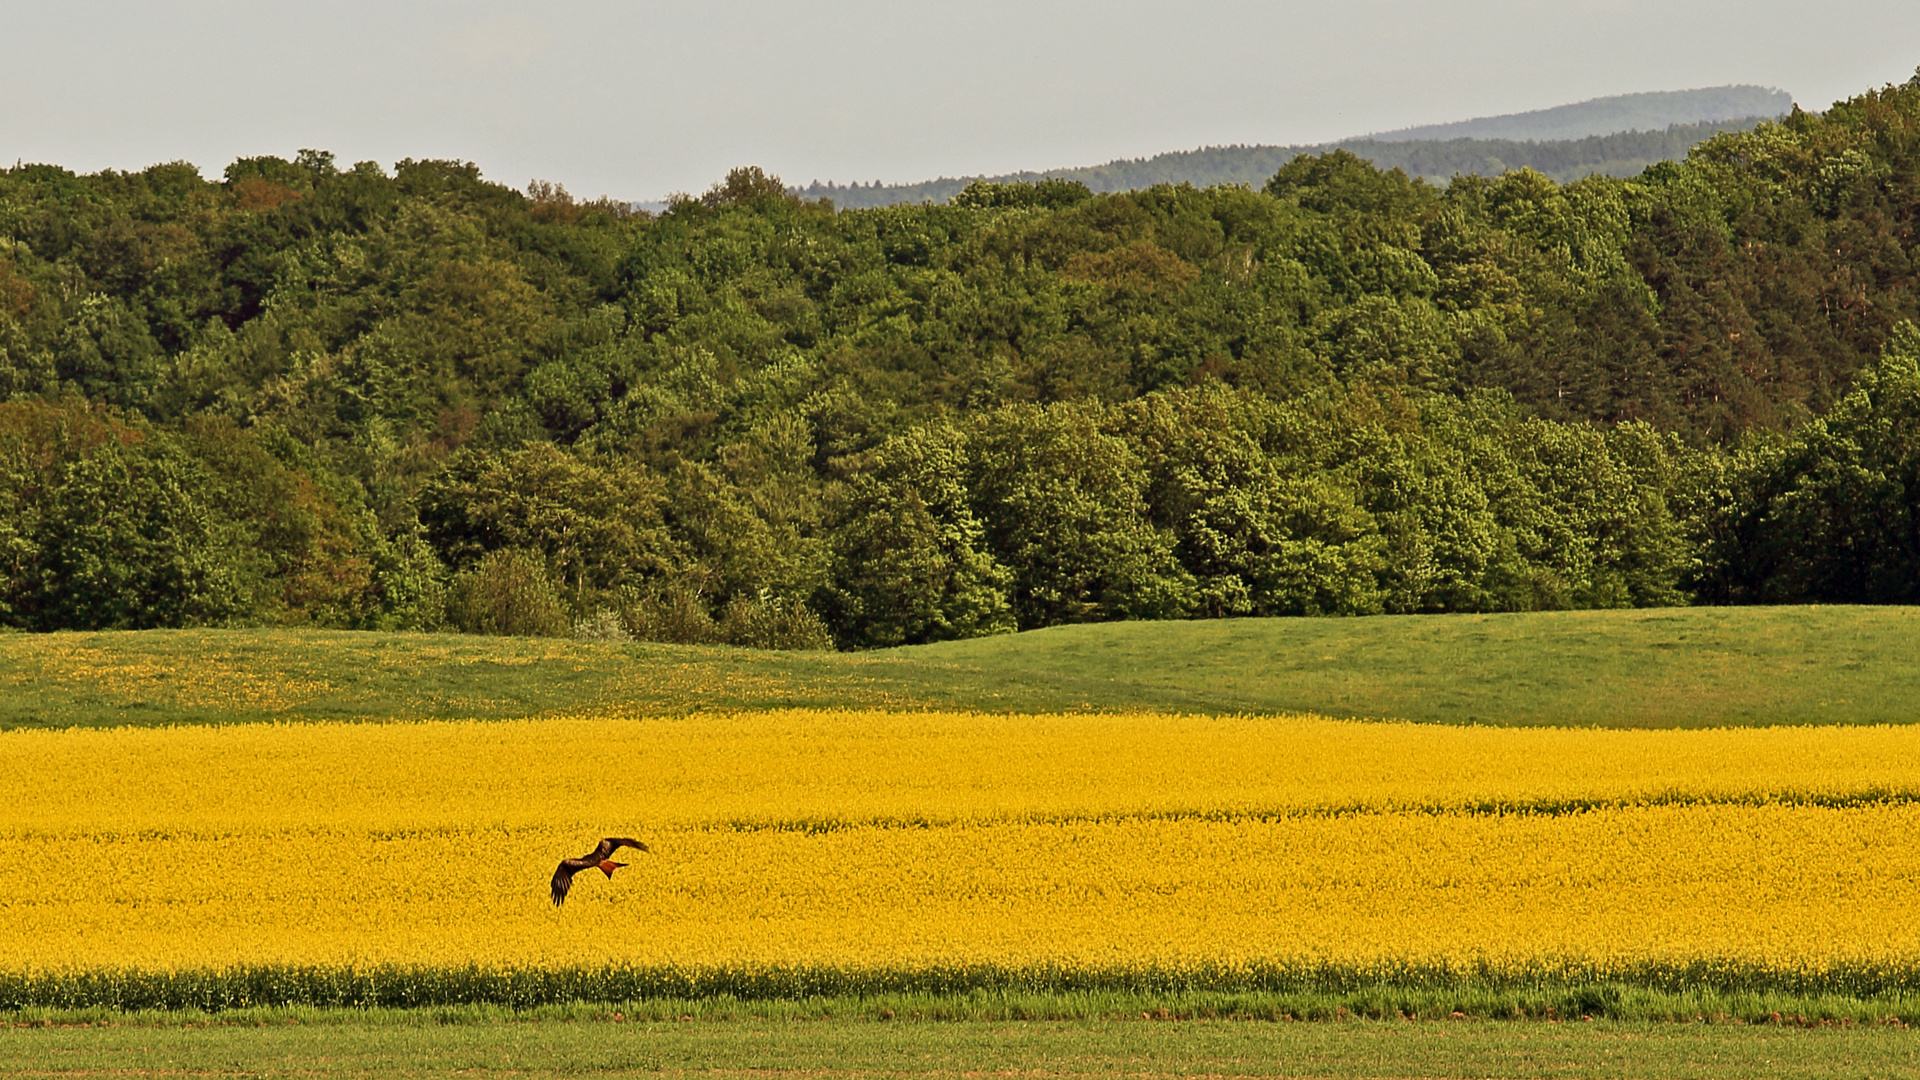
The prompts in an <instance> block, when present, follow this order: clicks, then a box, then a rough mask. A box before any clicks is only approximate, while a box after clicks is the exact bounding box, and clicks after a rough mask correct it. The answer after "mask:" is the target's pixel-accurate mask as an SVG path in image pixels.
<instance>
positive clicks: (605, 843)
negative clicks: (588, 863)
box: [588, 836, 647, 862]
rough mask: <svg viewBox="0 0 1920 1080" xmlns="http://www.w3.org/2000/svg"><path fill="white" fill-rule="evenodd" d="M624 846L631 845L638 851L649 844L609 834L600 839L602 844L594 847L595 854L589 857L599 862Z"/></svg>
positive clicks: (643, 849) (644, 848) (645, 848)
mask: <svg viewBox="0 0 1920 1080" xmlns="http://www.w3.org/2000/svg"><path fill="white" fill-rule="evenodd" d="M623 847H630V848H633V849H635V850H637V851H646V850H647V845H645V844H643V843H641V842H640V841H638V840H629V839H627V838H626V837H624V836H609V837H607V838H606V839H604V840H602V841H600V846H599V847H597V848H594V849H593V854H592V855H589V856H588V858H590V859H592V860H593V861H594V862H599V861H600V860H601V859H604V858H606V857H607V856H609V855H612V854H613V853H614V852H616V851H619V850H620V849H621V848H623Z"/></svg>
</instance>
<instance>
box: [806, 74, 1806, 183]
mask: <svg viewBox="0 0 1920 1080" xmlns="http://www.w3.org/2000/svg"><path fill="white" fill-rule="evenodd" d="M1792 108H1793V99H1792V97H1790V96H1789V95H1788V94H1787V93H1786V92H1785V91H1782V90H1770V89H1767V88H1765V87H1760V86H1720V87H1714V88H1712V89H1707V90H1672V91H1661V92H1655V93H1646V94H1622V95H1619V96H1616V97H1605V98H1595V99H1593V100H1592V101H1582V102H1579V103H1577V104H1573V105H1561V106H1559V107H1557V108H1552V109H1540V110H1537V111H1535V112H1525V113H1514V114H1512V115H1509V116H1492V117H1485V118H1482V119H1478V120H1466V121H1462V122H1460V123H1457V124H1435V125H1431V126H1428V127H1419V128H1406V129H1404V130H1401V131H1391V132H1384V133H1382V134H1378V135H1367V136H1362V137H1360V138H1354V139H1344V140H1341V141H1339V142H1331V143H1321V144H1318V145H1314V146H1208V147H1202V148H1200V149H1198V150H1177V151H1172V152H1169V153H1165V154H1155V155H1154V156H1153V157H1149V158H1133V159H1130V160H1124V161H1110V162H1107V163H1106V164H1104V165H1087V166H1081V167H1077V168H1068V169H1052V170H1049V171H1046V172H1020V173H1008V174H1006V175H1003V176H975V177H962V178H958V179H956V178H953V177H942V178H940V179H938V180H928V181H926V182H924V183H918V184H882V183H880V182H879V181H875V182H874V183H872V184H857V183H855V184H836V183H821V182H819V181H817V180H816V181H814V182H813V183H811V184H809V185H807V186H806V187H804V188H795V189H794V193H795V194H797V195H801V196H803V197H805V198H809V199H831V200H833V204H834V205H835V206H838V207H842V208H845V209H849V210H851V209H859V208H863V207H871V206H893V205H897V204H900V203H922V202H945V201H947V200H948V199H951V198H953V197H954V196H955V195H957V194H959V192H960V190H961V189H962V188H965V187H966V186H967V185H968V184H969V183H971V182H972V181H974V180H987V181H990V182H992V183H1002V184H1004V183H1025V184H1031V183H1035V182H1037V181H1040V180H1044V179H1049V178H1052V179H1056V180H1071V181H1074V182H1076V183H1081V184H1085V185H1087V187H1088V188H1090V189H1091V190H1094V191H1139V190H1140V189H1142V188H1148V187H1152V186H1153V185H1155V184H1192V185H1193V186H1195V187H1209V186H1211V185H1214V184H1247V185H1249V186H1252V187H1258V186H1260V185H1261V184H1264V183H1266V182H1267V177H1269V176H1272V175H1273V174H1274V172H1275V171H1276V170H1278V169H1279V168H1280V166H1282V165H1285V164H1286V163H1287V162H1289V161H1292V160H1293V159H1294V158H1296V157H1299V156H1300V155H1302V154H1324V153H1326V152H1327V151H1329V150H1349V151H1352V152H1353V153H1354V154H1356V155H1358V156H1359V157H1362V158H1365V159H1366V160H1368V161H1371V162H1373V163H1374V164H1375V165H1377V166H1379V167H1380V168H1382V169H1401V170H1404V171H1405V172H1406V173H1407V175H1409V176H1418V177H1422V178H1424V179H1427V180H1431V181H1433V182H1435V183H1445V182H1446V181H1448V180H1450V179H1452V178H1453V177H1455V176H1499V175H1500V174H1501V173H1503V172H1506V171H1507V170H1509V169H1533V170H1535V171H1536V172H1541V173H1545V174H1546V175H1548V176H1550V177H1552V178H1554V179H1555V180H1558V181H1560V182H1562V183H1566V182H1569V181H1573V180H1579V179H1581V178H1583V177H1587V176H1620V177H1626V176H1632V175H1634V174H1636V173H1638V172H1640V171H1641V170H1642V169H1645V168H1646V167H1647V166H1649V165H1652V164H1654V163H1655V162H1659V161H1678V160H1679V159H1681V158H1683V157H1685V156H1686V155H1687V151H1688V150H1691V149H1692V148H1693V147H1694V146H1695V145H1697V144H1699V143H1701V142H1704V141H1706V140H1707V139H1710V138H1712V137H1713V136H1715V135H1718V134H1720V133H1721V132H1724V131H1749V130H1752V128H1753V127H1754V125H1756V124H1758V123H1760V121H1762V120H1770V119H1773V118H1775V117H1779V116H1784V115H1786V113H1787V112H1788V110H1790V109H1792Z"/></svg>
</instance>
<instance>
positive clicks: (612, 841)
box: [553, 836, 647, 907]
mask: <svg viewBox="0 0 1920 1080" xmlns="http://www.w3.org/2000/svg"><path fill="white" fill-rule="evenodd" d="M623 847H630V848H633V849H635V850H637V851H645V850H647V845H645V844H643V843H641V842H640V841H638V840H629V839H627V838H626V837H624V836H609V837H607V838H606V839H605V840H602V841H600V846H599V847H596V848H594V849H593V850H592V851H590V852H588V853H587V854H585V855H582V856H580V857H579V858H577V859H562V860H560V868H559V869H558V870H555V871H554V872H553V906H554V907H559V906H560V905H561V904H563V903H565V902H566V899H567V890H568V889H569V888H571V887H572V886H573V875H575V874H577V873H579V872H580V871H582V870H585V869H587V868H588V867H590V866H594V867H599V869H600V872H601V873H603V874H605V875H607V876H608V877H612V876H613V872H614V871H615V870H618V869H620V868H621V867H623V866H625V865H627V864H626V863H621V862H613V861H611V860H610V859H609V858H608V856H610V855H612V854H613V853H614V852H616V851H619V850H620V849H621V848H623Z"/></svg>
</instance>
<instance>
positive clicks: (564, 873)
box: [553, 859, 592, 907]
mask: <svg viewBox="0 0 1920 1080" xmlns="http://www.w3.org/2000/svg"><path fill="white" fill-rule="evenodd" d="M591 865H592V863H589V862H586V861H585V860H582V859H566V860H563V861H562V862H561V863H560V868H559V869H557V870H555V871H554V872H553V906H554V907H559V906H560V905H561V904H564V903H566V900H567V890H568V889H570V888H572V887H573V872H574V871H575V870H578V869H580V868H581V867H583V866H591Z"/></svg>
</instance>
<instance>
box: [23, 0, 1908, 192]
mask: <svg viewBox="0 0 1920 1080" xmlns="http://www.w3.org/2000/svg"><path fill="white" fill-rule="evenodd" d="M1916 65H1920V2H1916V0H1825V2H1823V3H1818V4H1812V3H1805V2H1801V3H1792V4H1789V3H1784V2H1781V0H1742V2H1731V0H1726V2H1723V0H1712V2H1693V0H1526V2H1520V0H1451V2H1442V0H1429V2H1409V0H1325V2H1320V3H1299V2H1281V0H1267V2H1255V0H1186V2H1184V3H1180V4H1174V3H1166V2H1147V0H1111V2H1107V3H1091V2H1061V0H945V2H942V3H939V4H923V3H916V2H914V0H888V2H881V0H816V2H814V3H806V4H801V3H782V2H762V3H749V2H742V0H682V2H677V3H656V2H652V0H624V2H621V0H566V2H554V3H547V4H531V3H517V4H510V3H496V2H492V0H478V2H465V3H454V2H436V0H378V2H372V0H323V2H318V3H316V2H306V3H299V4H293V3H276V2H262V0H254V2H238V0H140V2H107V0H57V2H48V0H33V2H21V0H0V156H4V158H6V159H15V158H20V159H25V160H27V161H45V162H53V163H57V164H61V165H66V166H68V167H70V168H74V169H78V170H81V171H92V170H95V169H99V168H104V167H114V168H140V167H143V166H146V165H149V164H152V163H154V162H157V161H169V160H177V159H185V160H188V161H192V162H194V163H195V164H197V165H199V166H200V168H201V171H202V172H204V173H206V174H207V175H209V176H218V175H219V173H220V170H221V169H222V168H224V167H225V165H226V164H227V163H228V162H229V161H231V160H233V159H234V158H235V157H239V156H245V155H255V154H279V155H281V156H285V157H291V156H292V155H293V153H294V152H295V151H296V150H298V149H300V148H302V147H314V148H318V149H325V150H331V151H333V152H334V153H335V154H336V155H337V157H338V158H339V160H340V161H341V162H342V163H347V162H352V161H358V160H365V159H373V160H375V161H378V162H380V163H382V164H383V165H387V166H391V165H392V163H393V162H394V161H396V160H398V159H400V158H403V157H415V158H430V157H432V158H460V159H463V160H469V161H474V162H477V163H478V164H479V165H480V167H481V169H482V171H483V172H485V173H486V175H487V176H489V177H491V178H492V179H495V180H498V181H501V182H503V183H507V184H510V185H513V186H515V187H524V186H525V185H526V183H527V181H528V180H530V179H533V178H535V177H539V178H542V179H548V180H554V181H558V182H560V183H563V184H565V185H566V186H567V187H568V188H569V189H571V190H572V191H573V192H574V193H575V194H578V195H585V196H593V195H600V194H610V195H614V196H617V197H621V198H631V199H637V200H650V199H656V198H659V197H661V196H663V195H665V194H666V193H668V192H670V191H692V192H697V191H701V190H704V189H705V188H706V187H707V186H708V185H709V184H711V183H712V182H713V181H714V180H716V179H718V178H719V177H720V176H721V175H723V174H724V173H725V172H726V170H727V169H728V168H729V167H731V166H734V165H744V164H756V165H760V166H762V167H764V168H766V169H767V170H768V171H770V172H774V173H777V174H778V175H780V176H782V177H784V178H785V179H786V180H788V181H789V182H792V183H801V184H804V183H806V182H807V181H809V180H813V179H821V180H829V179H831V180H839V181H842V182H845V181H850V180H861V181H869V180H874V179H884V180H887V181H889V182H905V181H914V180H923V179H929V178H931V177H934V176H937V175H942V174H945V175H962V174H971V173H982V172H985V173H995V172H1007V171H1012V170H1015V169H1022V168H1034V169H1041V168H1054V167H1062V166H1069V165H1085V164H1094V163H1097V162H1101V161H1107V160H1110V159H1113V158H1117V157H1133V156H1141V155H1147V154H1153V153H1157V152H1160V151H1163V150H1179V149H1191V148H1193V147H1196V146H1200V145H1207V144H1219V143H1236V142H1239V143H1302V142H1317V141H1323V140H1328V139H1335V138H1340V137H1343V136H1349V135H1357V134H1362V133H1366V132H1372V131H1381V130H1387V129H1392V128H1399V127H1406V126H1409V125H1413V124H1426V123H1439V122H1445V121H1451V120H1463V119H1467V118H1469V117H1474V116H1484V115H1490V114H1497V113H1507V112H1518V111H1522V110H1526V109H1535V108H1544V107H1547V106H1552V105H1560V104H1565V103H1567V102H1571V101H1577V100H1581V99H1584V98H1589V97H1597V96H1600V95H1603V94H1617V93H1627V92H1632V91H1639V90H1676V89H1686V88H1691V87H1700V86H1717V85H1723V84H1726V83H1758V84H1761V85H1766V86H1777V87H1779V88H1781V89H1784V90H1787V91H1789V92H1791V93H1792V94H1793V96H1794V99H1795V100H1796V101H1798V102H1800V104H1801V105H1802V106H1803V107H1806V108H1810V109H1823V108H1825V107H1826V106H1827V105H1828V104H1830V103H1831V102H1832V101H1833V100H1835V99H1836V98H1842V97H1847V96H1850V95H1852V94H1855V93H1858V92H1859V91H1861V90H1864V89H1867V88H1868V87H1873V86H1879V85H1882V84H1884V83H1888V82H1900V81H1904V80H1905V79H1906V78H1907V77H1909V76H1910V75H1912V74H1913V71H1914V68H1915V66H1916Z"/></svg>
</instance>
